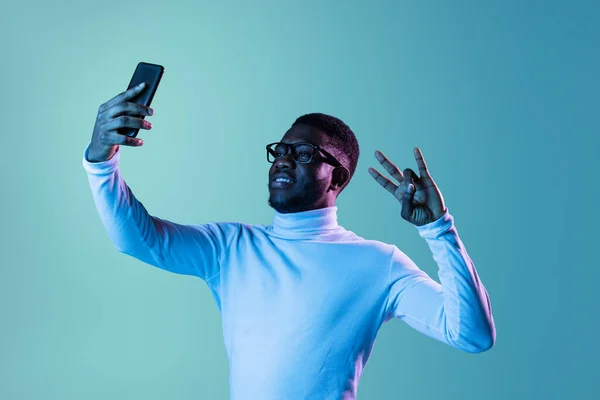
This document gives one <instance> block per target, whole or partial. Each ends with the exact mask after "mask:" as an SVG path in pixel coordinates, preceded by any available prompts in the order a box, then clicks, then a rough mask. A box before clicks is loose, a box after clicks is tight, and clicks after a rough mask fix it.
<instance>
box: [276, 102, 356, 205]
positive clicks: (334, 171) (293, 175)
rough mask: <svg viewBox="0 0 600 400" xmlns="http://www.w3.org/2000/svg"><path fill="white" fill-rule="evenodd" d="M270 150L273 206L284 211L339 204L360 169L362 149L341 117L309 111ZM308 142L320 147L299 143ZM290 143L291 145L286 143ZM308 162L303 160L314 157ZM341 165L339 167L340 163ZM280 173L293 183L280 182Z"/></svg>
mask: <svg viewBox="0 0 600 400" xmlns="http://www.w3.org/2000/svg"><path fill="white" fill-rule="evenodd" d="M279 142H281V143H284V145H281V144H280V145H278V146H275V145H273V146H272V147H271V149H272V152H269V151H267V153H268V154H269V153H270V155H269V159H270V161H273V163H272V164H271V168H270V170H269V205H270V206H271V207H273V208H274V209H275V210H277V211H278V212H280V213H292V212H301V211H308V210H314V209H319V208H324V207H331V206H333V205H335V200H336V198H337V196H338V195H339V194H340V192H341V191H342V190H343V189H344V188H345V187H346V186H347V185H348V183H350V179H351V178H352V176H353V175H354V171H355V170H356V164H357V163H358V156H359V148H358V142H357V141H356V137H355V136H354V133H353V132H352V130H350V128H349V127H348V126H347V125H346V124H345V123H344V122H342V121H341V120H340V119H338V118H335V117H332V116H330V115H327V114H322V113H312V114H306V115H303V116H301V117H299V118H298V119H296V121H295V122H294V123H293V124H292V126H291V128H290V129H289V130H288V131H287V132H286V133H285V135H283V137H282V138H281V140H280V141H279ZM296 143H308V144H312V145H313V146H318V148H320V149H322V150H318V149H315V148H314V147H312V146H296V147H295V148H293V147H292V146H291V145H293V144H296ZM286 145H290V146H286ZM311 154H312V160H311V161H310V162H308V163H303V162H305V161H306V160H308V159H310V155H311ZM338 162H339V164H341V166H339V164H338ZM278 176H284V177H288V178H289V179H291V180H292V183H276V182H275V179H276V178H277V177H278Z"/></svg>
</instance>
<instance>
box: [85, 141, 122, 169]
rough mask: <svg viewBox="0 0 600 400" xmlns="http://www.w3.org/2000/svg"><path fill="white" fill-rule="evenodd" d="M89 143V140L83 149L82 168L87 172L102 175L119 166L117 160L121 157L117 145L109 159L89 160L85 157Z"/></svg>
mask: <svg viewBox="0 0 600 400" xmlns="http://www.w3.org/2000/svg"><path fill="white" fill-rule="evenodd" d="M91 144H92V143H91V142H90V143H88V145H87V146H86V148H85V150H84V151H83V168H85V170H86V171H87V172H88V173H89V174H94V175H104V174H108V173H112V172H113V171H114V170H115V169H117V168H118V167H119V160H120V158H121V150H120V147H117V151H115V154H113V156H112V158H111V159H110V160H106V161H99V162H91V161H88V159H87V156H88V152H89V150H90V145H91Z"/></svg>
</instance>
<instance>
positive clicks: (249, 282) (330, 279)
mask: <svg viewBox="0 0 600 400" xmlns="http://www.w3.org/2000/svg"><path fill="white" fill-rule="evenodd" d="M136 90H141V89H140V88H133V89H131V90H129V91H127V92H123V93H121V94H120V95H118V96H116V97H115V98H113V99H111V100H110V101H108V102H107V103H105V104H103V105H102V106H101V107H100V109H99V112H98V119H97V122H96V126H95V129H94V133H93V135H92V141H91V142H90V144H89V145H88V146H87V147H86V149H85V151H84V157H83V166H84V167H85V169H86V171H87V174H88V179H89V183H90V186H91V189H92V193H93V197H94V200H95V203H96V207H97V209H98V211H99V213H100V217H101V219H102V222H103V224H104V226H105V227H106V229H107V232H108V235H109V236H110V238H111V240H112V241H113V243H114V244H115V246H116V247H117V249H118V250H119V251H121V252H123V253H125V254H128V255H130V256H132V257H135V258H137V259H139V260H140V261H143V262H145V263H147V264H150V265H153V266H155V267H158V268H162V269H164V270H167V271H170V272H173V273H178V274H187V275H194V276H197V277H200V278H201V279H203V280H204V281H205V282H206V284H207V285H208V287H209V289H210V290H211V292H212V294H213V296H214V299H215V301H216V303H217V305H218V307H219V310H220V312H221V316H222V322H223V336H224V342H225V348H226V350H227V355H228V358H229V366H230V379H229V381H230V395H231V399H234V400H241V399H252V400H256V399H261V400H262V399H265V400H266V399H319V400H323V399H336V400H337V399H354V398H355V397H356V393H357V386H358V381H359V379H360V376H361V374H362V372H363V368H364V366H365V364H366V362H367V360H368V358H369V355H370V353H371V349H372V346H373V343H374V341H375V337H376V335H377V332H378V330H379V328H380V327H381V325H382V324H383V323H384V322H386V321H388V320H390V319H392V318H394V317H396V318H399V319H402V320H404V321H405V322H406V323H408V324H409V325H410V326H412V327H413V328H415V329H417V330H418V331H420V332H422V333H424V334H426V335H428V336H430V337H432V338H434V339H437V340H439V341H442V342H444V343H447V344H449V345H451V346H453V347H455V348H457V349H460V350H462V351H465V352H469V353H477V352H482V351H485V350H488V349H489V348H490V347H492V345H493V343H494V341H495V335H496V334H495V327H494V322H493V318H492V312H491V306H490V302H489V298H488V294H487V291H486V289H485V287H484V286H483V284H482V283H481V281H480V279H479V277H478V275H477V272H476V270H475V267H474V265H473V262H472V261H471V260H470V258H469V256H468V255H467V252H466V250H465V247H464V246H463V244H462V242H461V240H460V239H459V237H458V234H457V231H456V228H455V227H454V221H453V218H452V216H450V214H449V213H448V210H447V208H446V207H445V206H444V201H443V199H442V195H441V193H440V192H439V190H438V188H437V186H436V185H435V183H434V181H433V179H432V178H431V176H430V174H429V172H428V170H427V166H426V164H425V161H424V160H423V156H422V154H421V152H420V150H419V149H417V148H416V149H415V158H416V161H417V165H418V167H419V172H420V176H417V175H416V173H414V172H413V171H412V170H410V169H405V170H404V171H403V173H402V172H400V171H399V170H398V169H397V168H396V167H395V166H394V165H393V164H392V163H391V162H389V160H387V158H385V156H383V154H381V153H379V152H377V153H376V157H377V159H378V160H379V161H380V162H381V164H382V165H383V166H384V167H385V168H386V170H387V171H389V172H390V174H391V175H392V176H393V177H394V178H395V179H396V180H398V182H399V184H398V185H397V184H395V183H393V182H392V181H390V180H388V179H387V178H385V177H384V176H382V175H381V174H380V173H379V172H377V171H376V170H374V169H369V172H370V173H371V175H372V176H373V177H374V179H375V180H376V181H377V182H378V183H380V184H381V185H382V186H383V187H384V188H385V189H387V190H388V191H389V192H390V193H392V194H393V195H394V196H395V197H396V198H397V199H398V200H399V201H400V202H401V210H400V212H399V214H400V216H401V217H402V218H404V219H405V220H407V221H409V222H411V223H412V224H414V225H415V226H416V228H417V230H418V232H419V234H420V235H421V236H422V237H423V238H425V240H426V241H427V243H428V245H429V247H430V249H431V251H432V252H433V257H434V259H435V261H436V262H437V264H438V266H439V273H438V274H439V278H440V281H441V285H440V284H439V283H437V282H436V281H434V280H432V279H431V278H430V277H429V276H428V275H427V274H425V273H424V272H423V271H421V270H420V269H419V268H418V267H417V266H416V265H415V264H414V263H413V262H412V261H411V259H410V258H409V257H408V256H406V255H405V254H404V253H403V252H402V251H401V250H399V249H398V248H397V247H396V246H395V245H390V244H385V243H382V242H379V241H375V240H366V239H363V238H361V237H359V236H357V235H355V234H354V233H353V232H351V231H348V230H346V229H344V228H343V227H342V226H340V225H339V224H338V223H337V216H336V211H337V207H336V206H335V201H336V198H337V196H338V195H339V194H340V192H341V191H342V190H343V189H344V188H345V187H346V186H347V185H348V183H349V182H350V179H351V178H352V175H353V174H354V171H355V169H356V165H357V161H358V155H359V147H358V143H357V141H356V138H355V136H354V134H353V133H352V131H351V130H350V128H349V127H348V126H347V125H346V124H344V123H343V122H342V121H341V120H339V119H337V118H335V117H332V116H329V115H325V114H320V113H315V114H307V115H304V116H302V117H300V118H298V119H297V120H296V121H295V122H294V124H293V125H292V127H291V128H290V129H289V130H288V131H287V132H286V133H285V135H284V136H283V137H282V138H281V140H280V142H277V143H272V144H270V145H268V146H267V160H268V161H269V162H271V168H270V170H269V205H270V206H271V207H273V208H274V210H275V214H274V217H273V222H272V224H270V225H268V226H266V225H248V224H243V223H240V222H210V223H206V224H191V225H181V224H177V223H174V222H171V221H167V220H164V219H161V218H158V217H156V216H152V215H150V214H149V213H148V212H147V211H146V209H145V208H144V206H143V205H142V203H140V202H139V201H138V200H137V199H136V198H135V196H134V195H133V193H132V192H131V190H130V188H129V187H128V186H127V184H126V183H125V181H124V179H123V178H122V177H121V174H120V172H119V168H118V167H119V157H120V152H119V149H118V145H119V144H124V145H134V146H135V145H139V144H137V143H135V142H136V141H137V140H138V139H133V138H128V137H125V136H123V135H119V134H117V133H116V129H118V128H121V127H136V128H142V129H144V128H145V129H149V128H150V126H149V125H148V124H147V121H145V122H144V121H143V120H142V119H141V118H135V117H132V116H133V115H151V112H149V111H148V109H147V108H144V107H143V106H140V105H136V104H133V103H128V102H126V101H125V100H127V99H128V98H131V97H133V96H134V95H136V94H137V92H136Z"/></svg>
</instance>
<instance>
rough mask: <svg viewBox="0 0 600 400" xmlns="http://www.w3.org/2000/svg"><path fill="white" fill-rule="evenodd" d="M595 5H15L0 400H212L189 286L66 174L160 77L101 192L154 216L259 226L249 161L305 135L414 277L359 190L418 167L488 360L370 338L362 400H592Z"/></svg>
mask: <svg viewBox="0 0 600 400" xmlns="http://www.w3.org/2000/svg"><path fill="white" fill-rule="evenodd" d="M599 16H600V3H598V2H597V1H573V0H572V1H512V0H510V1H502V2H500V1H498V2H491V1H487V2H482V1H453V2H450V1H395V2H393V1H388V2H384V1H360V2H348V1H307V0H303V1H285V2H283V1H270V2H267V1H252V2H249V1H225V2H216V1H215V2H209V1H169V2H167V1H163V2H160V1H144V2H141V1H104V2H97V1H78V2H75V1H65V0H57V1H52V2H44V1H39V0H37V1H15V0H3V2H2V8H1V9H0V37H1V38H2V39H1V40H0V54H1V62H0V88H1V89H0V90H1V92H0V113H1V118H2V125H1V127H2V133H1V138H2V141H1V146H2V147H3V151H2V157H1V158H0V163H1V167H2V168H1V169H0V170H1V171H2V207H1V208H0V212H1V218H2V225H1V226H2V231H1V232H2V238H1V243H2V249H1V252H0V257H1V258H0V265H1V269H0V272H1V275H0V316H1V318H2V319H1V321H2V322H1V326H0V328H1V329H0V398H2V399H89V400H92V399H106V398H110V399H146V400H150V399H167V398H168V399H227V398H228V393H229V390H228V364H227V358H226V353H225V348H224V344H223V341H222V336H221V326H220V316H219V313H218V310H217V308H216V306H215V304H214V301H213V299H212V298H211V295H210V293H209V290H208V288H207V287H206V285H205V284H204V282H203V281H201V280H199V279H197V278H194V277H189V276H181V275H175V274H170V273H167V272H165V271H162V270H159V269H157V268H153V267H150V266H149V265H147V264H144V263H142V262H140V261H138V260H136V259H133V258H131V257H128V256H126V255H124V254H120V253H119V252H118V251H117V250H116V249H115V247H114V246H113V244H112V243H111V242H110V240H109V238H108V236H107V234H106V232H105V230H104V227H103V225H102V223H101V221H100V218H99V216H98V214H97V211H96V209H95V206H94V203H93V199H92V196H91V192H90V188H89V185H88V181H87V176H86V173H85V171H84V169H83V166H82V164H81V161H82V155H83V150H84V149H85V147H86V145H87V144H88V142H89V140H90V138H91V134H92V130H93V126H94V122H95V118H96V114H97V111H98V107H99V106H100V105H101V104H102V103H104V102H106V101H108V100H109V99H111V98H112V97H114V96H116V95H117V94H119V93H120V92H122V91H124V90H125V89H126V87H127V84H128V83H129V80H130V78H131V75H132V73H133V70H134V68H135V66H136V65H137V63H138V62H139V61H146V62H151V63H158V64H162V65H164V67H165V74H164V77H163V80H162V82H161V84H160V87H159V89H158V91H157V93H156V96H155V98H154V101H153V103H152V107H153V108H154V109H155V115H154V116H152V117H148V119H149V120H150V121H151V122H152V123H153V124H154V128H153V129H152V130H151V131H142V133H141V134H140V137H141V138H143V139H144V140H145V144H144V146H142V147H140V148H132V147H122V148H121V151H122V154H121V165H120V168H121V171H122V174H123V176H124V178H125V179H126V181H127V183H128V185H129V186H130V187H131V189H132V191H133V192H134V194H135V195H136V197H137V198H138V199H139V200H140V201H142V202H143V204H144V205H145V206H146V207H147V209H148V210H149V211H150V212H151V213H152V214H153V215H156V216H159V217H161V218H165V219H169V220H172V221H176V222H179V223H204V222H208V221H243V222H246V223H251V224H269V223H270V222H271V219H272V215H273V210H272V209H271V208H270V207H269V206H268V205H267V198H268V190H267V174H268V167H269V165H268V164H267V161H266V156H265V150H264V145H265V144H266V143H269V142H273V141H276V140H278V139H280V138H281V136H283V134H284V132H285V131H286V130H287V129H288V128H289V126H290V125H291V124H292V122H293V121H294V120H295V118H297V117H298V116H300V115H302V114H304V113H308V112H325V113H329V114H332V115H335V116H337V117H339V118H341V119H342V120H344V121H345V122H346V123H347V124H348V125H349V126H350V127H351V128H352V129H353V130H354V132H355V134H356V136H357V138H358V141H359V144H360V148H361V156H360V159H359V163H358V169H357V171H356V174H355V176H354V178H353V181H352V183H351V184H350V186H349V187H348V188H347V189H346V190H345V192H344V193H343V194H342V195H341V196H340V198H339V200H338V204H337V205H338V207H339V211H338V219H339V222H340V224H341V225H343V226H344V227H345V228H347V229H349V230H352V231H354V232H355V233H357V234H358V235H360V236H363V237H365V238H370V239H376V240H381V241H384V242H386V243H392V244H395V245H397V246H398V247H399V248H400V249H401V250H403V251H404V252H406V254H408V255H409V257H411V259H413V261H415V262H416V263H417V265H419V266H420V267H421V268H422V269H423V270H425V271H426V272H428V273H429V274H430V275H431V276H432V277H434V278H435V279H437V265H436V264H435V262H434V261H433V258H432V257H431V252H430V250H429V248H428V246H427V244H426V242H425V240H424V239H422V238H421V237H420V236H419V235H418V233H417V231H416V228H415V227H413V226H411V225H410V224H409V223H408V222H406V221H404V220H403V219H401V218H400V204H399V203H398V202H397V201H396V200H395V199H394V198H393V196H391V195H390V194H389V193H388V192H386V191H385V190H384V189H383V188H381V187H380V186H379V185H378V184H377V183H376V182H375V181H374V180H373V179H372V178H371V177H370V175H369V174H368V172H367V169H368V167H370V166H373V167H376V168H378V169H379V170H380V171H383V170H382V168H381V167H380V166H379V165H378V163H377V161H376V160H375V157H374V156H373V152H374V151H375V150H376V149H379V150H381V151H383V152H384V154H386V155H387V156H388V157H389V158H390V159H391V160H392V161H393V162H395V163H396V164H397V165H398V166H399V167H400V168H401V169H404V168H413V169H415V170H416V163H415V160H414V157H413V153H412V149H413V147H415V146H419V147H420V148H421V150H422V152H423V154H424V157H425V160H426V162H427V163H428V166H429V169H430V172H431V174H432V176H433V178H434V179H435V181H436V182H437V184H438V186H439V188H440V190H441V192H442V194H443V196H444V199H445V201H446V205H447V207H448V209H449V211H450V213H451V214H452V215H453V216H454V218H455V223H456V227H457V230H458V233H459V235H460V237H461V239H462V241H463V243H464V244H465V246H466V249H467V251H468V253H469V255H470V257H471V258H472V260H473V261H474V263H475V266H476V267H477V270H478V272H479V274H480V277H481V279H482V281H483V283H484V284H485V286H486V288H487V289H488V291H489V294H490V296H491V301H492V308H493V315H494V319H495V322H496V328H497V335H498V336H497V342H496V344H495V346H494V347H493V349H491V350H490V351H488V352H485V353H482V354H475V355H472V354H466V353H462V352H460V351H458V350H455V349H453V348H451V347H449V346H447V345H444V344H441V343H439V342H436V341H434V340H433V339H430V338H428V337H426V336H424V335H421V334H419V333H417V332H416V331H414V330H412V329H411V328H409V327H408V326H407V325H405V324H404V323H402V322H401V321H399V320H392V321H390V322H388V323H387V324H384V326H383V327H382V329H381V330H380V332H379V335H378V337H377V341H376V342H375V347H374V349H373V353H372V356H371V359H370V360H369V362H368V364H367V365H366V369H365V372H364V375H363V377H362V379H361V381H360V385H359V389H358V398H359V399H366V400H368V399H440V398H444V399H461V400H467V399H509V398H510V399H566V398H572V399H592V398H597V397H595V396H597V394H595V391H596V390H597V388H598V386H597V385H598V379H599V378H600V368H598V365H597V359H598V357H599V356H600V352H599V351H598V347H597V346H596V337H597V334H598V328H599V323H598V316H599V312H598V304H599V303H598V297H597V287H598V284H597V282H598V279H599V278H600V272H599V268H598V262H597V261H596V260H595V257H594V256H595V255H596V254H597V252H598V246H599V240H598V236H597V232H598V225H599V222H600V221H599V214H600V207H598V198H599V194H600V191H599V186H598V178H597V174H598V171H599V166H600V163H599V161H598V144H599V139H598V115H599V114H600V113H599V111H598V105H599V102H598V93H599V89H600V84H599V80H598V71H599V69H600V52H599V51H598V48H599V44H600V42H599V32H600V28H599V26H600V18H599Z"/></svg>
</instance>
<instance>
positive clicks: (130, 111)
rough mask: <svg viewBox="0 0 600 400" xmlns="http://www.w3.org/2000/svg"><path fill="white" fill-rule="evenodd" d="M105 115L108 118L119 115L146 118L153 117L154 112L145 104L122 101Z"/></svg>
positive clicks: (106, 111)
mask: <svg viewBox="0 0 600 400" xmlns="http://www.w3.org/2000/svg"><path fill="white" fill-rule="evenodd" d="M105 113H106V116H107V117H108V118H113V117H118V116H119V115H136V116H137V115H141V116H144V117H145V116H147V115H153V114H154V110H153V109H152V108H150V107H146V106H145V105H143V104H138V103H132V102H129V101H122V102H120V103H117V104H115V105H114V106H112V107H110V108H108V109H107V110H105Z"/></svg>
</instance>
